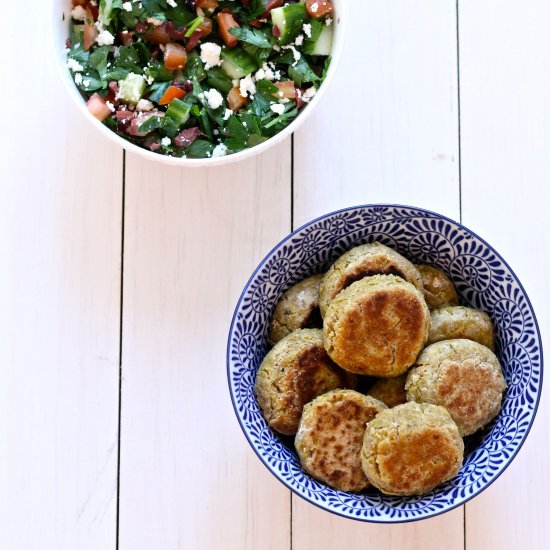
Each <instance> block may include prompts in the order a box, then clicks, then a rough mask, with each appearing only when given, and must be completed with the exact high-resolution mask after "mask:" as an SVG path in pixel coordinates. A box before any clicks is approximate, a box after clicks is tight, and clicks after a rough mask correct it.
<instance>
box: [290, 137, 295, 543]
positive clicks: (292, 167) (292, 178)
mask: <svg viewBox="0 0 550 550" xmlns="http://www.w3.org/2000/svg"><path fill="white" fill-rule="evenodd" d="M290 231H291V232H292V231H294V134H292V135H291V136H290ZM292 503H293V495H292V491H290V550H293V548H294V533H293V525H294V521H293V517H292Z"/></svg>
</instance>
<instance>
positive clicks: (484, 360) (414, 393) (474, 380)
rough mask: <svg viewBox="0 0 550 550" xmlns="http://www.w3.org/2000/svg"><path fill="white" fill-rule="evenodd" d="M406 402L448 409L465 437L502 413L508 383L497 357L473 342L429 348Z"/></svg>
mask: <svg viewBox="0 0 550 550" xmlns="http://www.w3.org/2000/svg"><path fill="white" fill-rule="evenodd" d="M405 389H406V391H407V399H408V400H409V401H416V402H419V403H433V404H436V405H441V406H443V407H445V408H446V409H447V410H448V411H449V413H450V415H451V417H452V418H453V420H454V421H455V422H456V424H457V426H458V429H459V430H460V434H461V435H462V436H463V437H464V436H466V435H470V434H472V433H474V432H475V431H477V430H479V429H480V428H482V427H483V426H485V425H486V424H488V423H489V422H490V421H491V420H492V419H493V418H494V417H495V416H496V415H497V414H498V412H499V411H500V407H501V403H502V394H503V392H504V390H505V389H506V382H505V380H504V376H503V375H502V369H501V367H500V363H499V362H498V359H497V357H496V356H495V354H494V353H493V352H492V351H491V350H490V349H489V348H487V347H485V346H482V345H481V344H478V343H477V342H473V341H471V340H447V341H444V342H437V343H435V344H432V345H430V346H428V347H427V348H426V349H425V350H424V351H423V352H422V354H421V355H420V357H419V358H418V360H417V366H415V367H414V368H412V369H411V370H410V372H409V375H408V377H407V382H406V385H405Z"/></svg>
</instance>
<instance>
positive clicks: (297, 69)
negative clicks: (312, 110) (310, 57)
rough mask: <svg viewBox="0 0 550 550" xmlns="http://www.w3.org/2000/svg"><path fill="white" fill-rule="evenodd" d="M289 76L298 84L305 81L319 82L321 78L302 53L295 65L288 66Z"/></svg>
mask: <svg viewBox="0 0 550 550" xmlns="http://www.w3.org/2000/svg"><path fill="white" fill-rule="evenodd" d="M288 76H289V77H290V78H291V79H292V80H294V82H295V83H296V85H298V86H301V85H302V84H303V83H304V82H319V81H320V80H321V78H320V77H318V76H317V75H316V74H315V72H314V71H313V69H312V68H311V67H310V66H309V63H308V62H307V61H306V59H305V57H304V56H303V55H302V57H300V59H299V60H298V61H297V62H296V64H295V65H291V66H290V67H289V68H288Z"/></svg>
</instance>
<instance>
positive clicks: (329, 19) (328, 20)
mask: <svg viewBox="0 0 550 550" xmlns="http://www.w3.org/2000/svg"><path fill="white" fill-rule="evenodd" d="M325 25H326V26H327V27H330V26H331V25H332V19H331V18H330V17H327V18H326V19H325Z"/></svg>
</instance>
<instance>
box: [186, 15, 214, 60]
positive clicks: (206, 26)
mask: <svg viewBox="0 0 550 550" xmlns="http://www.w3.org/2000/svg"><path fill="white" fill-rule="evenodd" d="M211 33H212V19H209V18H208V17H205V18H204V19H203V20H202V23H201V24H200V26H199V28H198V29H197V30H196V31H195V32H194V33H193V34H192V35H191V38H189V40H188V41H187V44H186V45H185V49H186V50H187V51H188V52H190V51H191V50H194V49H195V48H196V47H197V45H198V43H199V42H200V41H201V40H202V39H203V38H206V37H207V36H208V35H209V34H211Z"/></svg>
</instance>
